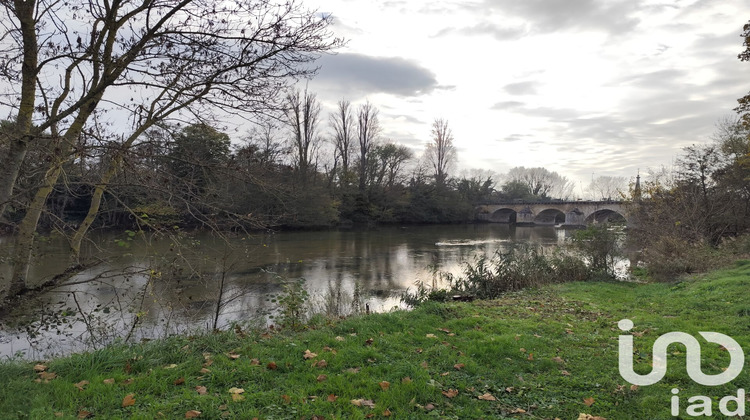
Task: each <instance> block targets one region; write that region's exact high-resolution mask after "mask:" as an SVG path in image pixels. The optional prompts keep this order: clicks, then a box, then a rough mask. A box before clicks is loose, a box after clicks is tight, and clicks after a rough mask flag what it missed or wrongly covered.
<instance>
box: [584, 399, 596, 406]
mask: <svg viewBox="0 0 750 420" xmlns="http://www.w3.org/2000/svg"><path fill="white" fill-rule="evenodd" d="M583 403H584V404H586V406H587V407H591V405H592V404H594V399H593V398H591V397H589V398H584V399H583Z"/></svg>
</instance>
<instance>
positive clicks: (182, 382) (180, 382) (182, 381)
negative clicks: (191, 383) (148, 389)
mask: <svg viewBox="0 0 750 420" xmlns="http://www.w3.org/2000/svg"><path fill="white" fill-rule="evenodd" d="M184 383H185V378H177V379H175V380H174V382H173V384H175V385H182V384H184Z"/></svg>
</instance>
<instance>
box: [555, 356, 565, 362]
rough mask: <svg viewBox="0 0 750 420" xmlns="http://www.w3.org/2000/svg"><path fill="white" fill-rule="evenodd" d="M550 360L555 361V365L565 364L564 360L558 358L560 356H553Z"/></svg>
mask: <svg viewBox="0 0 750 420" xmlns="http://www.w3.org/2000/svg"><path fill="white" fill-rule="evenodd" d="M552 360H553V361H555V362H557V363H565V360H563V359H562V357H560V356H555V357H553V358H552Z"/></svg>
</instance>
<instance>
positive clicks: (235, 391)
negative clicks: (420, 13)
mask: <svg viewBox="0 0 750 420" xmlns="http://www.w3.org/2000/svg"><path fill="white" fill-rule="evenodd" d="M244 392H245V390H244V389H243V388H235V387H232V388H229V393H230V394H242V393H244Z"/></svg>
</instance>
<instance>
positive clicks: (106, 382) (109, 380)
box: [102, 378, 115, 385]
mask: <svg viewBox="0 0 750 420" xmlns="http://www.w3.org/2000/svg"><path fill="white" fill-rule="evenodd" d="M102 382H104V383H105V384H107V385H112V384H113V383H115V378H108V379H105V380H103V381H102Z"/></svg>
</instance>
